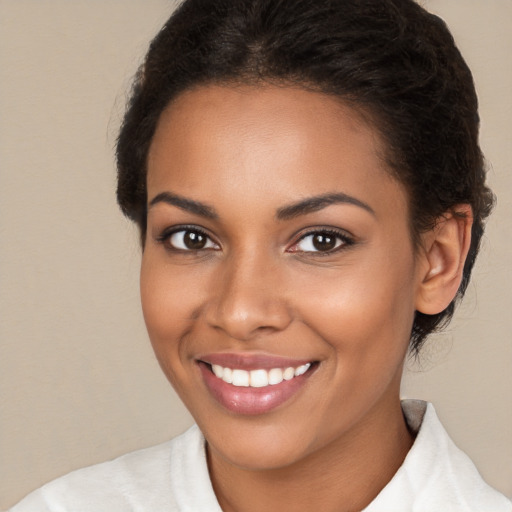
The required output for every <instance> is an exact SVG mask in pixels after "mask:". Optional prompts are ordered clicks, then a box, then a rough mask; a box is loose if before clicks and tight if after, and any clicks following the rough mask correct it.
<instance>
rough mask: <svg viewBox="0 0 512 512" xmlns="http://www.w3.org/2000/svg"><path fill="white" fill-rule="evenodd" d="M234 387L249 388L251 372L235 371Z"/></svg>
mask: <svg viewBox="0 0 512 512" xmlns="http://www.w3.org/2000/svg"><path fill="white" fill-rule="evenodd" d="M232 384H233V386H240V387H244V388H246V387H249V372H247V371H245V370H233V382H232Z"/></svg>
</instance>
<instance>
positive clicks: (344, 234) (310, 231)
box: [292, 226, 356, 244]
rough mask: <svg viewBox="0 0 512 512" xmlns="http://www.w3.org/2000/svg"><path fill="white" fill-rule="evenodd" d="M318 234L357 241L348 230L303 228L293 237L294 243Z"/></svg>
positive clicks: (326, 227)
mask: <svg viewBox="0 0 512 512" xmlns="http://www.w3.org/2000/svg"><path fill="white" fill-rule="evenodd" d="M316 233H330V234H333V235H336V236H339V237H340V238H341V239H343V240H351V241H355V239H356V237H355V236H354V235H352V234H351V233H350V232H349V231H347V230H346V229H342V228H335V227H333V226H312V227H309V228H303V229H301V230H299V231H298V232H297V233H295V235H294V236H293V237H292V238H293V239H294V240H295V241H294V242H293V243H294V244H296V243H297V242H299V241H300V240H302V239H303V238H305V237H307V236H310V235H314V234H316Z"/></svg>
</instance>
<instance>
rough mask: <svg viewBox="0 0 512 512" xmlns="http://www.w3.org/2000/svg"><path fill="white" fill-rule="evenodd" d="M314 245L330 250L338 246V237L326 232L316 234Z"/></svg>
mask: <svg viewBox="0 0 512 512" xmlns="http://www.w3.org/2000/svg"><path fill="white" fill-rule="evenodd" d="M313 246H314V247H315V249H317V250H319V251H330V250H332V249H334V248H335V247H336V237H334V236H332V235H326V234H318V235H315V236H314V237H313Z"/></svg>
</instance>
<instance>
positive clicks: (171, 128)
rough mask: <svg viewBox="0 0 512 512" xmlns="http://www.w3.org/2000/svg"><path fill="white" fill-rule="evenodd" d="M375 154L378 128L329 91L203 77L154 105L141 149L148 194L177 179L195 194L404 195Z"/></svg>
mask: <svg viewBox="0 0 512 512" xmlns="http://www.w3.org/2000/svg"><path fill="white" fill-rule="evenodd" d="M384 153H385V147H384V144H383V142H382V139H381V136H380V134H379V132H378V131H377V129H376V128H375V127H373V126H372V125H371V124H369V123H368V122H367V121H366V120H365V118H363V116H362V115H361V114H360V113H359V112H357V111H356V110H354V109H353V108H351V107H349V106H348V105H346V104H344V103H342V102H341V101H340V100H339V99H337V98H335V97H333V96H328V95H325V94H321V93H317V92H311V91H306V90H302V89H298V88H290V87H276V86H265V87H253V86H237V87H230V86H205V87H200V88H197V89H193V90H190V91H187V92H185V93H183V94H182V95H181V96H179V97H178V98H177V99H176V100H175V101H173V102H172V103H171V104H170V105H169V106H168V107H167V108H166V110H165V111H164V112H163V113H162V115H161V118H160V120H159V123H158V126H157V130H156V132H155V136H154V138H153V141H152V145H151V148H150V152H149V158H148V197H149V199H151V197H152V195H153V196H154V195H155V194H156V193H159V192H161V191H162V190H163V189H166V188H171V189H177V188H178V189H179V192H180V193H182V194H185V195H188V196H192V197H194V198H197V199H209V198H215V196H218V195H219V194H222V193H229V194H231V195H232V196H233V195H236V196H240V195H243V196H244V198H246V199H247V200H249V199H250V198H251V196H258V195H259V196H260V197H259V200H260V201H261V200H262V197H265V198H269V197H273V198H276V201H280V202H282V203H286V202H290V201H293V200H296V199H297V197H298V196H304V197H305V196H309V195H313V194H322V193H330V192H344V193H352V194H359V195H362V196H364V197H366V199H367V200H368V199H370V200H372V201H373V200H374V199H378V198H379V197H382V196H383V195H385V194H391V195H394V196H396V199H397V200H398V199H399V200H400V201H402V202H403V201H405V197H404V194H405V191H404V189H403V187H402V186H401V185H400V184H399V183H398V182H397V181H396V180H395V179H394V178H392V176H391V174H390V172H389V169H388V168H387V166H386V163H385V160H384V157H383V155H384ZM364 197H363V198H362V200H364ZM388 199H389V197H388Z"/></svg>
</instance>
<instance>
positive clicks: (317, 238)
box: [292, 231, 347, 252]
mask: <svg viewBox="0 0 512 512" xmlns="http://www.w3.org/2000/svg"><path fill="white" fill-rule="evenodd" d="M346 243H347V240H346V239H345V238H344V237H342V236H341V235H339V234H337V233H331V232H329V231H317V232H315V233H310V234H308V235H305V236H303V237H302V238H301V239H300V240H299V241H298V242H297V243H296V244H295V245H294V246H293V249H292V251H293V252H331V251H334V250H336V249H338V248H339V247H341V246H342V245H344V244H346Z"/></svg>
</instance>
